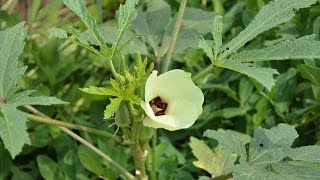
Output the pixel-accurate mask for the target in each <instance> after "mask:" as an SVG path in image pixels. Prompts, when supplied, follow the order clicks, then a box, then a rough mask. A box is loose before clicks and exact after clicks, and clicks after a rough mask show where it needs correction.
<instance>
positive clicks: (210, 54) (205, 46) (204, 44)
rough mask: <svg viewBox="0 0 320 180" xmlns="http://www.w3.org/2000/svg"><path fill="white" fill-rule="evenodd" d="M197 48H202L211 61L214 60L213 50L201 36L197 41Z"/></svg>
mask: <svg viewBox="0 0 320 180" xmlns="http://www.w3.org/2000/svg"><path fill="white" fill-rule="evenodd" d="M199 48H201V49H203V51H204V52H205V53H206V54H207V56H208V57H209V58H210V60H211V62H213V61H214V60H215V59H214V56H213V52H212V47H211V46H210V45H209V44H208V42H207V41H206V40H204V39H203V38H201V39H200V41H199Z"/></svg>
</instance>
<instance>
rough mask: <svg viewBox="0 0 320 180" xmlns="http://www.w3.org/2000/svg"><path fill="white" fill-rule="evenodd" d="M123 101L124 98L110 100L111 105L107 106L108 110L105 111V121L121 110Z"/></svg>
mask: <svg viewBox="0 0 320 180" xmlns="http://www.w3.org/2000/svg"><path fill="white" fill-rule="evenodd" d="M122 100H123V99H122V98H114V99H111V98H110V104H109V105H107V107H106V110H105V111H104V117H103V119H109V118H110V117H111V116H113V115H114V112H115V111H116V110H117V109H118V108H119V105H120V103H121V101H122Z"/></svg>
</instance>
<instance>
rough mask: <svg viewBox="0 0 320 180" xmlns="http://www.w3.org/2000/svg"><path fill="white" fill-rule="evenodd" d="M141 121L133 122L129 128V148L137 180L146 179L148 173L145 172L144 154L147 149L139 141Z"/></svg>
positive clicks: (145, 154)
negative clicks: (130, 142)
mask: <svg viewBox="0 0 320 180" xmlns="http://www.w3.org/2000/svg"><path fill="white" fill-rule="evenodd" d="M141 125H142V122H139V121H138V122H137V121H135V122H133V124H132V128H131V141H132V142H133V143H132V144H131V145H130V149H131V151H132V154H133V161H134V164H135V167H136V178H137V179H138V180H146V179H148V175H147V172H146V156H147V153H146V152H147V151H146V150H145V149H144V148H142V147H143V146H141V145H140V142H139V133H140V127H141Z"/></svg>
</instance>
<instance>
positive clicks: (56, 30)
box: [49, 27, 68, 39]
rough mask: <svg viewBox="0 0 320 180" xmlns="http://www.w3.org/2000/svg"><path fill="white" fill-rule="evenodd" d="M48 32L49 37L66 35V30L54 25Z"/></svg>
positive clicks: (64, 36) (65, 36) (63, 36)
mask: <svg viewBox="0 0 320 180" xmlns="http://www.w3.org/2000/svg"><path fill="white" fill-rule="evenodd" d="M49 33H50V35H49V37H56V38H59V39H65V38H67V37H68V35H67V31H65V30H63V29H59V28H56V27H53V28H51V29H50V31H49Z"/></svg>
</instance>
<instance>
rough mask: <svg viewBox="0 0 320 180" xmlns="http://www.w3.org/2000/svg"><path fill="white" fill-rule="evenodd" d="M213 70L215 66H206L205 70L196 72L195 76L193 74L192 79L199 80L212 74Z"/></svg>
mask: <svg viewBox="0 0 320 180" xmlns="http://www.w3.org/2000/svg"><path fill="white" fill-rule="evenodd" d="M213 70H214V66H213V65H210V66H208V67H206V68H205V69H204V70H202V71H201V72H199V73H198V74H196V75H195V76H193V78H192V80H193V81H194V82H197V81H198V80H199V79H201V78H203V77H204V76H206V75H208V74H210V73H211V72H212V71H213Z"/></svg>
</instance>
